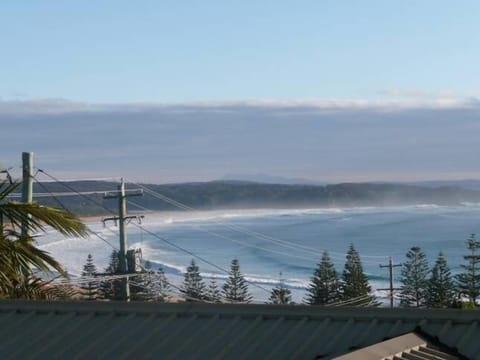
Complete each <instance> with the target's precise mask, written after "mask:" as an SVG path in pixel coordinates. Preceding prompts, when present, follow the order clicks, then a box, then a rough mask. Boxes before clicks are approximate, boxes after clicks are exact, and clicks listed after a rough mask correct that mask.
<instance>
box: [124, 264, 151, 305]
mask: <svg viewBox="0 0 480 360" xmlns="http://www.w3.org/2000/svg"><path fill="white" fill-rule="evenodd" d="M128 281H129V288H130V300H131V301H153V300H156V294H155V288H154V283H155V273H154V272H153V271H144V272H141V273H136V274H132V275H131V276H129V277H128Z"/></svg>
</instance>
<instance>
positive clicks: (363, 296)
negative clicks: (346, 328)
mask: <svg viewBox="0 0 480 360" xmlns="http://www.w3.org/2000/svg"><path fill="white" fill-rule="evenodd" d="M341 292H342V302H343V301H345V302H347V303H348V304H349V305H351V306H368V305H374V304H375V297H374V296H373V295H371V292H372V288H371V286H370V285H369V283H368V278H367V276H366V275H365V273H364V272H363V267H362V262H361V260H360V255H359V254H358V252H357V250H355V247H354V246H353V244H351V245H350V248H349V249H348V252H347V259H346V262H345V267H344V270H343V273H342V281H341Z"/></svg>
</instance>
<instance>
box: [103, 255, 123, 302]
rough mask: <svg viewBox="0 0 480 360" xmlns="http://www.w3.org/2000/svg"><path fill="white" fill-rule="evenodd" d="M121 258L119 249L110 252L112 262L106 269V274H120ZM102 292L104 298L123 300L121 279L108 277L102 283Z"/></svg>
mask: <svg viewBox="0 0 480 360" xmlns="http://www.w3.org/2000/svg"><path fill="white" fill-rule="evenodd" d="M119 264H120V259H119V257H118V251H117V250H113V251H112V253H111V254H110V263H109V264H108V266H107V268H106V269H105V274H106V275H107V276H108V275H117V274H119V268H120V265H119ZM100 292H101V294H102V296H103V298H104V299H107V300H123V296H122V283H121V279H108V280H103V281H102V282H101V283H100Z"/></svg>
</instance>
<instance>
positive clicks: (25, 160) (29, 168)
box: [21, 152, 33, 238]
mask: <svg viewBox="0 0 480 360" xmlns="http://www.w3.org/2000/svg"><path fill="white" fill-rule="evenodd" d="M32 172H33V153H32V152H23V153H22V202H23V203H26V204H30V203H31V202H32V199H33V176H32ZM29 217H30V216H29ZM27 229H28V227H27V224H26V223H25V222H24V223H23V224H22V232H21V236H22V238H25V237H27V236H29V235H30V234H29V232H28V230H27Z"/></svg>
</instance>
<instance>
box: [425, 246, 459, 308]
mask: <svg viewBox="0 0 480 360" xmlns="http://www.w3.org/2000/svg"><path fill="white" fill-rule="evenodd" d="M454 302H455V287H454V283H453V278H452V274H451V272H450V268H449V267H448V264H447V260H446V259H445V257H444V256H443V254H442V252H440V253H439V254H438V257H437V261H436V262H435V265H434V266H433V268H432V272H431V275H430V279H429V280H428V296H427V306H428V307H432V308H447V307H451V306H452V305H453V304H454Z"/></svg>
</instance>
